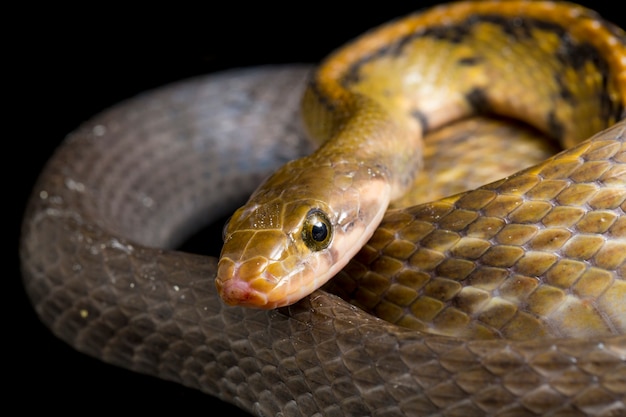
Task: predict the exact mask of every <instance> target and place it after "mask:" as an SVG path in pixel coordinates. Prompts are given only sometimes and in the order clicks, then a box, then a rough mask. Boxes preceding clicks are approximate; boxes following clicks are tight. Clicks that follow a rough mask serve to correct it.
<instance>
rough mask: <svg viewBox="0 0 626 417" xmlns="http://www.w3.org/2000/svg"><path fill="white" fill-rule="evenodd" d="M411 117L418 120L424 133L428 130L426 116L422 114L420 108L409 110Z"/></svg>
mask: <svg viewBox="0 0 626 417" xmlns="http://www.w3.org/2000/svg"><path fill="white" fill-rule="evenodd" d="M411 117H413V118H414V119H415V120H417V121H418V122H419V124H420V125H421V126H422V133H423V134H426V132H428V117H427V116H426V115H425V114H424V112H422V111H420V110H413V111H412V112H411Z"/></svg>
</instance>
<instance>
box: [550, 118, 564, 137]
mask: <svg viewBox="0 0 626 417" xmlns="http://www.w3.org/2000/svg"><path fill="white" fill-rule="evenodd" d="M548 130H549V134H550V136H552V137H553V138H554V139H556V140H558V141H559V142H561V141H562V139H563V135H564V134H565V128H564V127H563V123H561V122H560V121H559V119H558V118H557V116H556V114H555V113H554V111H551V112H550V113H549V114H548Z"/></svg>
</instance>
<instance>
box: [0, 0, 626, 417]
mask: <svg viewBox="0 0 626 417" xmlns="http://www.w3.org/2000/svg"><path fill="white" fill-rule="evenodd" d="M433 3H438V2H434V1H422V2H414V3H413V5H408V4H406V3H405V4H399V5H394V4H392V3H390V4H384V5H377V6H376V7H373V6H364V4H365V3H361V4H363V5H361V6H358V7H357V8H356V9H341V10H337V9H335V7H332V5H331V7H329V5H323V4H320V3H310V4H308V3H307V4H305V3H299V2H298V3H296V2H294V3H292V5H291V6H288V7H279V6H277V5H272V6H268V5H259V4H256V5H255V6H253V7H252V8H250V6H247V5H242V4H238V3H235V2H233V3H232V4H220V5H219V7H216V6H209V4H208V3H205V4H203V5H202V6H195V7H186V6H185V5H177V4H170V5H168V6H167V8H161V9H158V10H154V9H152V10H149V11H147V10H146V11H136V10H135V11H133V12H130V10H126V9H123V8H118V9H111V8H108V7H105V6H102V7H101V8H100V9H97V8H94V7H93V6H90V7H88V8H83V9H80V8H79V9H72V10H69V9H68V10H63V9H62V8H50V9H47V10H44V9H35V8H33V9H32V10H23V11H21V12H16V13H15V14H13V15H7V16H5V19H7V20H8V21H13V22H14V23H16V25H15V29H14V30H12V31H11V33H10V34H9V36H8V38H7V39H5V42H4V43H5V44H6V48H5V50H4V52H3V67H4V70H5V71H6V72H7V73H8V75H6V76H5V77H6V78H5V82H6V85H5V88H4V91H5V94H4V95H3V96H4V99H5V103H4V104H5V106H4V107H5V109H4V111H3V114H4V117H3V121H4V123H5V126H9V129H8V130H5V135H3V136H4V137H3V140H4V144H5V152H4V161H5V164H4V167H3V170H4V178H5V184H6V185H10V189H11V194H10V195H8V196H6V197H7V200H8V202H9V207H10V209H11V210H13V211H12V212H11V213H10V215H8V216H7V215H6V214H4V217H5V218H6V219H9V222H8V223H9V225H8V229H9V234H10V239H9V245H10V247H11V251H10V253H11V255H10V259H8V262H9V263H10V267H11V268H10V270H9V271H8V272H9V273H8V274H6V275H5V277H4V279H5V282H8V283H9V285H8V287H4V288H3V290H4V293H3V299H4V300H6V301H5V302H4V303H3V310H4V320H3V322H4V329H5V331H4V332H3V333H2V344H3V346H4V348H3V351H4V355H3V357H4V359H5V364H4V367H3V370H4V375H5V380H6V381H7V382H8V383H9V395H8V397H7V398H6V399H8V400H9V402H10V403H11V402H15V403H16V404H18V403H19V407H20V409H21V410H23V411H28V410H33V411H34V410H36V409H40V408H42V407H46V408H47V409H48V410H49V411H50V412H53V411H62V412H63V413H64V414H65V415H79V414H83V413H84V412H88V410H91V409H93V410H96V411H98V412H102V413H105V412H115V411H118V410H119V411H133V410H137V411H141V412H142V413H145V414H147V413H149V412H151V411H159V410H160V411H165V410H168V409H171V408H173V407H176V411H177V412H178V413H185V412H192V411H201V412H207V411H208V412H209V414H211V412H213V413H215V412H216V411H217V409H215V410H214V408H215V407H217V405H218V404H220V403H219V401H217V400H215V399H214V398H212V397H209V396H207V395H204V394H202V393H200V392H197V391H194V390H191V389H187V388H184V387H181V386H178V385H176V384H172V383H169V382H165V381H160V380H157V379H155V378H151V377H145V376H142V375H137V374H134V373H131V372H127V371H125V370H121V369H118V368H115V367H112V366H109V365H106V364H103V363H100V362H98V361H96V360H93V359H91V358H88V357H86V356H84V355H82V354H79V353H76V352H75V351H73V350H72V349H71V348H69V347H67V346H66V345H65V344H63V343H62V342H60V341H58V340H57V339H56V338H54V337H53V336H52V335H51V333H50V332H49V331H48V330H47V329H46V328H45V327H44V326H43V325H42V324H41V323H40V322H39V321H38V319H37V318H36V316H35V314H34V312H33V311H32V309H31V308H30V305H29V303H28V300H27V298H26V295H25V293H24V290H23V289H22V286H21V282H20V272H19V263H18V251H17V241H18V239H19V228H20V222H21V218H22V213H23V209H24V205H25V203H26V200H27V197H28V195H29V194H30V191H31V189H32V187H33V184H34V181H35V179H36V177H37V175H38V173H39V172H40V170H41V168H42V166H43V164H44V163H45V161H46V160H47V159H48V158H49V156H50V154H51V153H52V151H53V150H54V148H55V147H56V146H57V145H58V144H59V143H60V142H61V140H62V139H63V138H64V136H65V135H66V134H67V133H68V132H70V131H71V130H73V129H74V128H76V127H77V126H78V125H79V124H80V123H81V122H82V121H84V120H86V119H88V118H89V117H90V116H92V115H94V114H96V113H98V112H99V111H101V110H103V109H105V108H107V107H109V106H111V105H113V104H115V103H117V102H119V101H121V100H123V99H125V98H128V97H131V96H133V95H135V94H137V93H139V92H142V91H145V90H147V89H151V88H155V87H158V86H161V85H163V84H167V83H170V82H173V81H176V80H180V79H184V78H188V77H191V76H194V75H200V74H205V73H209V72H213V71H217V70H221V69H227V68H232V67H241V66H253V65H261V64H271V63H288V62H312V63H314V62H317V61H319V60H320V59H322V58H323V57H324V56H325V55H326V54H328V53H329V52H330V51H332V50H333V49H334V48H336V47H338V46H340V45H341V44H342V43H344V42H346V41H348V40H349V39H351V38H354V37H355V36H357V35H358V34H360V33H362V32H364V31H365V30H367V29H369V28H371V27H374V26H376V25H377V24H381V23H384V22H386V21H388V20H391V19H393V18H395V17H398V16H402V15H404V14H407V13H410V12H412V11H414V10H418V9H420V8H422V7H426V6H428V5H430V4H433ZM335 4H336V5H339V3H338V2H337V3H335ZM582 4H585V5H587V6H589V7H594V8H595V9H596V10H597V11H599V12H600V13H601V14H602V15H603V16H605V17H606V18H608V19H609V20H612V21H614V22H615V23H619V24H621V26H622V27H624V26H626V25H625V18H624V17H623V16H622V15H621V14H620V13H621V12H619V11H618V8H619V4H618V3H612V4H611V3H608V2H607V3H603V4H604V5H605V6H604V7H605V9H600V8H599V7H600V6H599V5H597V4H593V3H592V2H590V1H585V2H582ZM152 7H156V6H152ZM211 7H215V8H214V9H212V8H211ZM353 7H356V6H353ZM6 92H8V93H9V94H8V95H7V94H6ZM7 133H8V134H7ZM7 149H8V150H7ZM16 166H17V167H18V172H17V173H16V172H15V168H16ZM6 185H5V187H6ZM5 189H6V188H5ZM5 201H6V200H5ZM6 376H9V378H6ZM18 395H19V396H22V395H25V397H22V398H19V399H18ZM226 406H227V407H229V408H227V409H225V410H224V411H222V412H221V413H220V414H221V415H230V416H238V415H246V414H244V413H242V412H241V411H240V410H238V409H237V408H234V407H231V406H229V405H226Z"/></svg>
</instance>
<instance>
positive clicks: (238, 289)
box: [216, 162, 389, 309]
mask: <svg viewBox="0 0 626 417" xmlns="http://www.w3.org/2000/svg"><path fill="white" fill-rule="evenodd" d="M298 164H299V162H294V163H293V164H288V165H287V166H286V168H285V167H284V168H283V169H282V170H280V171H279V172H278V173H277V174H274V176H272V177H270V178H269V179H268V180H267V181H266V183H264V184H263V185H262V186H261V187H260V188H259V189H258V190H257V191H256V192H255V193H254V194H253V195H252V196H251V198H250V200H249V201H248V203H247V204H246V205H244V206H243V207H241V208H240V209H238V210H237V211H236V212H235V213H234V214H233V216H232V217H231V218H230V220H229V221H228V223H227V224H226V226H225V228H224V235H223V237H224V246H223V248H222V253H221V257H220V260H219V264H218V272H217V278H216V287H217V290H218V292H219V294H220V296H221V297H222V299H223V300H224V302H226V303H227V304H230V305H243V306H248V307H256V308H264V309H270V308H277V307H282V306H285V305H289V304H292V303H294V302H296V301H298V300H300V299H301V298H303V297H305V296H306V295H308V294H310V293H312V292H313V291H314V290H316V289H317V288H319V287H321V286H322V285H323V284H324V283H326V282H327V281H328V280H329V279H330V278H331V277H333V276H334V275H335V274H336V273H337V272H339V270H341V268H343V266H344V265H345V264H346V263H347V262H348V261H349V259H350V258H352V256H353V255H354V254H355V253H356V252H357V251H358V250H359V249H360V248H361V247H362V246H363V245H364V244H365V243H366V242H367V240H368V239H369V238H370V237H371V235H372V233H373V231H374V230H375V228H376V226H377V225H378V223H379V222H380V219H381V218H382V215H383V213H384V211H385V209H386V208H387V205H388V201H389V196H388V195H389V187H388V185H387V183H386V182H385V181H383V178H382V177H376V176H374V179H373V181H372V175H371V170H368V169H365V168H363V167H357V168H356V169H353V168H350V169H349V171H350V174H349V177H350V181H346V180H345V178H344V176H342V175H341V173H342V172H347V171H346V170H348V167H345V166H344V167H341V169H339V170H338V169H337V168H338V167H337V166H330V165H328V166H317V168H315V169H313V170H304V171H300V170H297V169H296V167H297V166H298ZM338 175H340V176H341V177H342V178H343V180H341V181H337V176H338ZM366 179H369V181H366ZM377 180H378V181H377Z"/></svg>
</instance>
